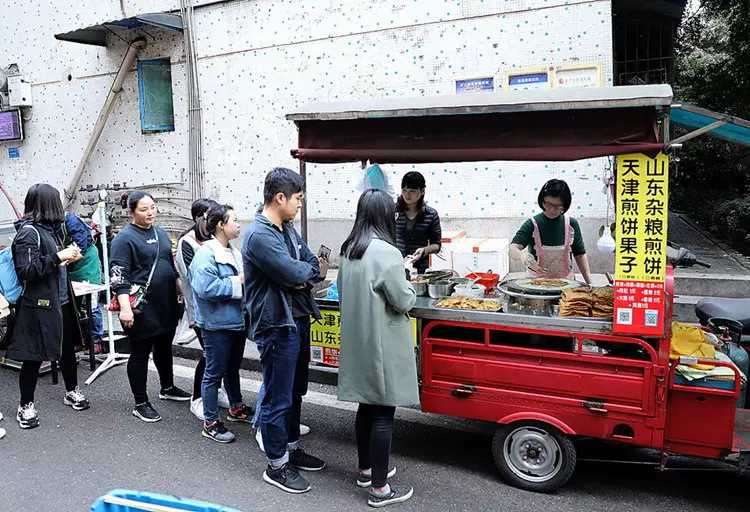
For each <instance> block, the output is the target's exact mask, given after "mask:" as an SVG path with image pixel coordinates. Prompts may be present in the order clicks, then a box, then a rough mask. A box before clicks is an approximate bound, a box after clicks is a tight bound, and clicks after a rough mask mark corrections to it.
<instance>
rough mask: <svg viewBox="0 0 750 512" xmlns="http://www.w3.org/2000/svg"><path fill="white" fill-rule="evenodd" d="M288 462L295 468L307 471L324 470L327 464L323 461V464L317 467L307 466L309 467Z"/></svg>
mask: <svg viewBox="0 0 750 512" xmlns="http://www.w3.org/2000/svg"><path fill="white" fill-rule="evenodd" d="M289 464H290V465H291V466H294V467H295V468H297V469H299V470H300V471H307V472H309V473H315V472H316V471H323V470H324V469H325V468H326V466H327V464H325V463H324V464H323V465H322V466H320V467H317V468H309V467H302V466H298V465H296V464H292V463H291V462H290V463H289Z"/></svg>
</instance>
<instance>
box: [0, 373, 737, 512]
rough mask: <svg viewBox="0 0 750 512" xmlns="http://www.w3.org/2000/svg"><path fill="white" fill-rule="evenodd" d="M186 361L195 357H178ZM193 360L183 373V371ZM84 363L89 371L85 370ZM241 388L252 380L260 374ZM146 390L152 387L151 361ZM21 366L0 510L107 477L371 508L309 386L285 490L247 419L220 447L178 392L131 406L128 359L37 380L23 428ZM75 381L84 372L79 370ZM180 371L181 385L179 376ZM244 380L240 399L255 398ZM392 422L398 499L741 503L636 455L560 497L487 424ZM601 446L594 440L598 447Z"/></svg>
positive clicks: (465, 506) (331, 407)
mask: <svg viewBox="0 0 750 512" xmlns="http://www.w3.org/2000/svg"><path fill="white" fill-rule="evenodd" d="M179 362H180V363H181V364H184V365H190V364H192V362H190V361H179ZM190 371H191V369H190V368H188V367H182V368H178V375H189V373H190ZM81 375H82V376H83V375H88V371H86V370H83V369H81ZM245 377H246V379H248V380H244V381H243V383H244V386H245V387H246V388H247V389H248V390H252V389H257V384H258V383H257V381H255V380H253V379H254V378H257V376H255V375H253V374H249V373H248V374H245ZM150 378H151V382H150V390H151V391H152V393H154V392H155V391H156V390H157V381H156V376H155V373H153V372H151V376H150ZM16 379H17V373H15V372H14V371H12V370H7V369H2V368H0V411H2V412H3V413H4V414H5V416H6V419H5V420H4V421H3V422H2V425H3V426H4V427H5V428H6V429H7V430H8V435H7V437H6V438H5V439H3V440H0V481H2V486H0V512H6V511H7V512H10V511H16V510H34V511H55V512H83V511H86V510H88V509H89V507H90V504H91V503H92V502H93V501H94V500H95V499H96V498H97V497H98V496H100V495H102V494H104V493H106V492H107V491H108V490H110V489H113V488H127V489H137V490H149V491H154V492H162V493H170V494H175V495H180V496H185V497H192V498H199V499H204V500H207V501H210V502H216V503H221V504H223V505H227V506H233V507H236V508H238V509H240V510H243V511H248V512H249V511H255V510H284V511H338V510H341V511H350V510H367V506H366V505H365V501H366V491H363V490H360V489H358V488H357V487H356V486H355V485H354V484H353V478H354V472H353V468H354V467H355V465H356V448H355V443H354V438H353V426H354V414H353V412H352V411H351V410H350V409H349V408H347V406H346V405H344V404H340V403H338V402H336V401H335V400H334V399H333V398H332V397H330V396H327V395H325V393H326V392H329V391H330V389H326V388H323V387H320V386H315V393H314V395H313V396H311V400H310V401H311V402H314V403H307V404H306V405H305V409H304V413H303V415H304V418H305V421H306V422H307V423H309V424H310V425H311V427H312V429H313V433H312V434H311V435H310V436H308V437H307V438H306V439H305V444H306V447H307V449H308V450H309V451H310V452H312V453H315V454H318V455H320V456H322V457H324V458H326V459H327V461H328V463H329V468H328V469H327V470H326V471H325V472H323V473H319V474H313V475H310V478H309V479H310V481H311V482H312V484H313V486H314V487H313V490H312V492H310V493H308V494H306V495H302V496H290V495H287V494H285V493H283V492H281V491H278V490H276V489H275V488H273V487H271V486H269V485H268V484H265V483H263V482H262V481H261V479H260V475H261V473H262V471H263V467H264V457H263V455H262V454H261V453H260V452H259V451H258V450H257V447H256V445H255V443H254V441H253V440H252V439H251V434H250V431H249V428H247V427H245V428H241V429H238V430H237V432H238V433H239V440H238V441H237V442H236V443H234V444H232V445H219V444H216V443H213V442H211V441H209V440H206V439H203V438H202V437H201V436H200V423H199V422H198V421H197V420H196V419H195V418H194V417H193V416H192V415H191V414H190V412H189V410H188V407H187V405H186V404H178V403H174V402H159V400H156V402H159V403H157V404H156V406H157V407H158V409H159V411H160V412H161V414H162V416H164V418H165V419H164V421H162V422H160V423H157V424H152V425H147V424H144V423H141V422H139V421H138V420H136V419H135V418H133V417H132V416H130V408H129V405H130V396H129V390H128V387H127V382H126V377H125V369H124V368H123V367H119V368H116V369H114V370H111V371H109V372H108V373H107V374H105V375H104V376H103V377H101V378H100V379H99V380H97V381H96V382H95V383H94V384H93V385H92V386H91V387H89V388H88V389H86V390H85V391H86V392H87V393H88V395H89V396H90V398H91V401H92V403H93V407H92V409H90V410H89V411H84V412H74V411H72V410H71V409H69V408H67V407H65V406H64V405H63V404H62V391H61V390H62V388H61V386H52V385H51V384H50V382H49V378H44V379H43V380H42V381H41V382H40V386H39V389H38V392H37V402H38V406H39V409H40V418H41V426H40V427H39V428H37V429H34V430H31V431H21V430H20V429H18V428H17V426H16V424H15V422H14V421H13V414H12V411H13V410H15V403H16V399H17V384H16V382H17V380H16ZM81 380H83V379H81ZM178 383H179V384H180V385H182V386H185V387H188V386H189V381H188V380H187V379H182V378H180V379H178ZM254 396H255V395H254V393H253V392H251V391H248V392H247V393H246V399H248V400H250V401H252V399H254ZM399 418H400V419H399V420H398V422H397V425H396V429H395V434H394V446H393V453H394V457H393V459H394V462H395V464H396V465H397V467H398V470H399V474H398V475H397V477H396V478H395V483H408V484H410V485H413V486H414V487H415V489H416V497H415V498H414V499H413V500H412V501H410V502H408V503H406V504H403V505H399V506H396V507H394V509H396V510H404V511H407V510H414V511H417V510H418V511H423V510H435V511H448V510H450V511H453V510H456V511H474V510H481V511H488V510H493V511H494V510H502V511H507V512H515V511H537V510H543V511H545V512H552V511H570V512H574V511H575V512H579V511H606V512H619V511H639V512H642V511H659V512H671V511H674V512H677V511H680V512H682V511H691V512H697V511H722V512H732V511H746V510H748V503H750V491H749V490H748V488H749V487H750V485H748V484H749V483H750V480H748V479H740V478H738V477H736V476H734V475H727V474H723V473H705V472H689V473H657V472H655V471H653V470H651V469H649V468H644V467H639V466H615V465H611V464H606V465H605V464H592V463H588V464H586V463H584V464H581V465H580V466H579V468H578V471H577V473H576V475H575V476H574V477H573V480H572V481H571V482H570V484H569V485H568V486H567V487H566V488H565V489H563V490H561V491H559V492H558V493H557V494H554V495H540V494H533V493H529V492H524V491H520V490H518V489H515V488H512V487H509V486H507V485H504V484H503V483H502V482H500V481H499V480H498V477H497V474H496V472H495V469H494V467H493V463H492V459H491V455H490V452H489V444H490V437H489V434H488V433H487V432H486V431H482V429H477V428H475V425H470V426H468V428H465V427H460V428H456V426H457V423H455V422H450V421H444V419H441V418H434V417H431V416H428V415H421V414H420V413H416V412H414V411H405V412H402V413H400V414H399ZM595 449H596V448H595Z"/></svg>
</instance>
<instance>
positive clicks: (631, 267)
mask: <svg viewBox="0 0 750 512" xmlns="http://www.w3.org/2000/svg"><path fill="white" fill-rule="evenodd" d="M616 186H617V188H616V194H615V196H616V199H617V201H616V202H617V205H616V211H617V221H616V229H615V240H616V242H617V244H616V249H615V293H614V309H615V311H614V331H615V332H619V333H627V334H641V335H653V336H659V335H661V334H663V333H664V322H665V318H664V314H665V306H666V304H665V300H666V299H665V294H664V280H665V276H666V266H667V221H668V215H669V157H667V155H665V154H663V153H659V154H658V155H657V156H656V157H654V158H651V157H649V156H647V155H644V154H640V153H637V154H628V155H620V156H618V157H617V185H616Z"/></svg>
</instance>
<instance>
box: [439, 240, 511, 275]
mask: <svg viewBox="0 0 750 512" xmlns="http://www.w3.org/2000/svg"><path fill="white" fill-rule="evenodd" d="M509 249H510V242H509V241H508V239H507V238H464V239H461V240H458V241H456V242H454V243H453V244H452V246H451V253H452V258H451V259H452V265H453V269H454V270H455V271H456V272H458V273H459V274H460V275H462V276H465V275H466V274H468V273H470V272H489V271H492V272H494V273H495V274H499V275H500V280H502V279H503V278H504V277H505V276H506V275H507V274H508V272H509V270H510V254H509Z"/></svg>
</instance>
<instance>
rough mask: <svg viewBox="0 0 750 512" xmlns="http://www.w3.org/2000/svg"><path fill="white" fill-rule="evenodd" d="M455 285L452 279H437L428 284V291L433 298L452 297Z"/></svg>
mask: <svg viewBox="0 0 750 512" xmlns="http://www.w3.org/2000/svg"><path fill="white" fill-rule="evenodd" d="M455 286H456V285H454V284H453V283H451V282H450V281H436V282H434V283H430V284H429V285H428V286H427V293H428V294H429V296H430V297H432V298H433V299H442V298H443V297H450V295H451V293H453V288H455Z"/></svg>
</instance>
